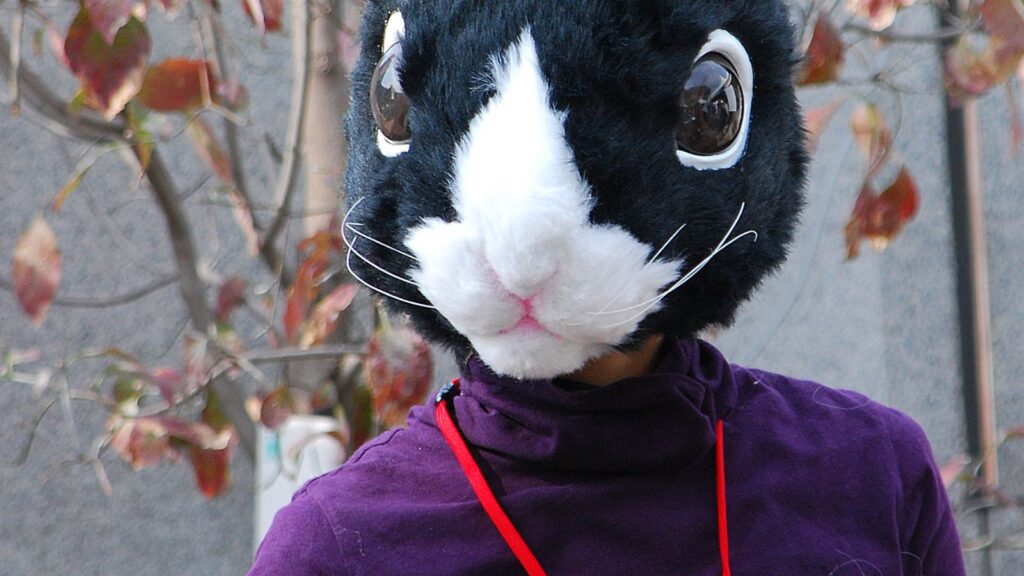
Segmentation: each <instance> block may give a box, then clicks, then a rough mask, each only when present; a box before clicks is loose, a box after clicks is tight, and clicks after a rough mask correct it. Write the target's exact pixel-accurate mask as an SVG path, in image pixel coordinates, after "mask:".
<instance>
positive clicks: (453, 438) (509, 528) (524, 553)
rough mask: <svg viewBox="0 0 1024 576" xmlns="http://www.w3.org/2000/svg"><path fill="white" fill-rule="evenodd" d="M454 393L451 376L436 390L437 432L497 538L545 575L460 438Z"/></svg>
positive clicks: (721, 451)
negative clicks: (444, 384) (495, 529)
mask: <svg viewBox="0 0 1024 576" xmlns="http://www.w3.org/2000/svg"><path fill="white" fill-rule="evenodd" d="M458 392H459V380H458V379H455V380H453V381H452V383H451V384H449V385H448V386H445V387H444V388H443V389H442V390H441V391H440V392H439V393H438V395H437V407H436V408H435V412H434V415H435V417H436V419H437V427H438V428H440V429H441V435H442V436H444V439H445V441H446V442H448V446H449V447H450V448H451V450H452V453H453V454H455V459H456V460H458V461H459V466H461V467H462V471H463V472H464V473H465V474H466V479H467V480H469V485H470V486H471V487H472V488H473V492H475V493H476V497H477V500H479V501H480V504H481V505H482V506H483V507H484V511H485V512H487V516H489V517H490V519H491V522H493V523H494V526H495V527H496V528H497V529H498V532H500V533H501V537H502V538H504V539H505V543H506V544H508V547H509V548H510V549H511V550H512V553H513V554H515V556H516V558H517V559H518V560H519V563H520V564H522V566H523V568H525V569H526V573H527V574H528V575H529V576H546V574H547V573H546V572H544V569H543V568H541V566H540V562H538V561H537V557H536V556H534V555H533V551H531V550H530V547H529V546H527V545H526V541H524V540H523V537H522V536H521V535H520V534H519V531H518V530H516V527H515V525H513V524H512V520H510V519H509V517H508V515H507V514H505V510H504V509H502V507H501V504H500V503H499V502H498V499H497V498H495V496H494V491H492V490H491V487H490V486H489V485H488V484H487V479H486V478H484V475H483V472H481V471H480V466H478V465H477V463H476V460H474V459H473V454H472V453H470V451H469V447H468V446H467V445H466V441H465V439H464V438H463V437H462V432H460V431H459V427H458V426H456V425H455V421H454V420H452V415H451V407H450V406H449V403H450V400H451V399H452V398H453V397H454V396H457V395H458ZM715 430H716V433H717V441H716V442H715V486H716V489H717V492H718V549H719V552H720V553H721V557H722V576H731V574H732V572H731V571H730V569H729V530H728V527H727V524H726V505H725V446H724V444H725V434H724V430H723V426H722V421H721V420H719V421H718V424H717V426H716V427H715Z"/></svg>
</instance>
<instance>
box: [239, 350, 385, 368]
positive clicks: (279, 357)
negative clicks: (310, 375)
mask: <svg viewBox="0 0 1024 576" xmlns="http://www.w3.org/2000/svg"><path fill="white" fill-rule="evenodd" d="M346 354H354V355H359V356H362V355H365V354H366V349H365V348H364V347H362V346H346V345H338V346H320V347H318V348H311V349H309V350H302V349H299V348H281V349H279V350H255V351H252V352H247V353H245V354H243V355H242V356H241V357H242V358H244V359H246V360H248V361H249V362H252V363H253V364H273V363H278V362H290V361H292V360H327V359H331V358H337V357H339V356H344V355H346Z"/></svg>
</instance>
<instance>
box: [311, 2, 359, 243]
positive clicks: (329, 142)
mask: <svg viewBox="0 0 1024 576" xmlns="http://www.w3.org/2000/svg"><path fill="white" fill-rule="evenodd" d="M343 18H344V3H343V2H342V0H325V1H323V2H314V4H313V10H312V24H311V26H310V30H311V32H310V34H311V38H312V40H311V43H310V46H311V47H312V48H311V49H312V52H311V53H310V58H311V59H312V62H313V69H312V73H311V75H310V78H309V110H308V112H307V114H306V127H305V130H304V132H303V138H302V150H303V166H304V168H305V174H306V193H305V202H304V206H305V208H306V210H310V211H320V212H326V213H325V214H323V215H321V216H312V217H310V218H308V219H306V222H305V232H304V233H305V235H306V236H310V235H312V234H315V233H317V232H319V231H320V230H323V229H324V228H325V227H326V226H327V225H328V223H330V221H331V218H332V217H333V215H334V214H333V212H335V211H336V210H337V208H338V200H339V192H340V191H341V189H342V179H343V176H344V174H345V159H346V157H347V156H348V154H347V146H346V144H345V138H344V135H343V133H342V124H341V121H340V120H339V119H340V118H341V117H342V116H343V115H344V113H345V112H346V111H347V110H348V100H349V97H348V94H349V85H348V74H347V73H346V72H345V67H344V66H343V65H342V62H341V49H340V46H339V38H340V26H341V22H342V19H343ZM325 120H327V122H325ZM330 120H333V122H330Z"/></svg>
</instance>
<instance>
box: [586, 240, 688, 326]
mask: <svg viewBox="0 0 1024 576" xmlns="http://www.w3.org/2000/svg"><path fill="white" fill-rule="evenodd" d="M684 228H686V224H683V225H682V226H680V227H679V228H676V231H675V232H673V233H672V236H670V237H669V239H668V240H666V241H665V243H664V244H662V245H661V248H659V249H658V251H657V252H655V253H654V256H651V257H650V258H648V259H647V262H646V263H645V264H644V266H643V267H644V268H646V267H648V266H650V265H651V264H653V263H654V262H655V261H657V259H658V258H659V257H660V256H661V255H662V253H663V252H665V250H667V249H668V247H669V245H671V244H672V243H673V242H675V240H676V238H677V237H678V236H679V234H680V233H681V232H682V231H683V229H684ZM639 279H640V276H639V274H637V275H634V276H633V278H632V279H631V280H630V281H629V282H627V283H626V285H625V286H623V287H622V288H621V289H620V290H619V291H618V292H616V293H615V296H612V298H611V300H609V301H608V303H607V304H605V305H604V306H602V307H601V309H600V310H599V311H598V312H597V313H596V314H600V313H602V312H605V311H606V310H608V308H609V307H610V306H611V305H612V304H614V303H615V302H616V301H617V300H618V299H619V298H621V297H622V295H623V294H625V293H626V290H629V289H630V287H632V286H633V284H636V283H637V281H638V280H639ZM584 324H586V322H583V321H581V322H566V326H583V325H584Z"/></svg>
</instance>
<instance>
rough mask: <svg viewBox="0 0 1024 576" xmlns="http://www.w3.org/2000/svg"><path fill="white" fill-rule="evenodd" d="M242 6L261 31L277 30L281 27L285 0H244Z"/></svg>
mask: <svg viewBox="0 0 1024 576" xmlns="http://www.w3.org/2000/svg"><path fill="white" fill-rule="evenodd" d="M242 8H243V9H244V10H245V15H246V16H248V17H249V19H250V20H252V21H253V24H256V28H257V29H258V30H259V31H260V32H263V33H266V32H277V31H278V30H280V29H281V17H282V15H283V13H284V1H283V0H242Z"/></svg>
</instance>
